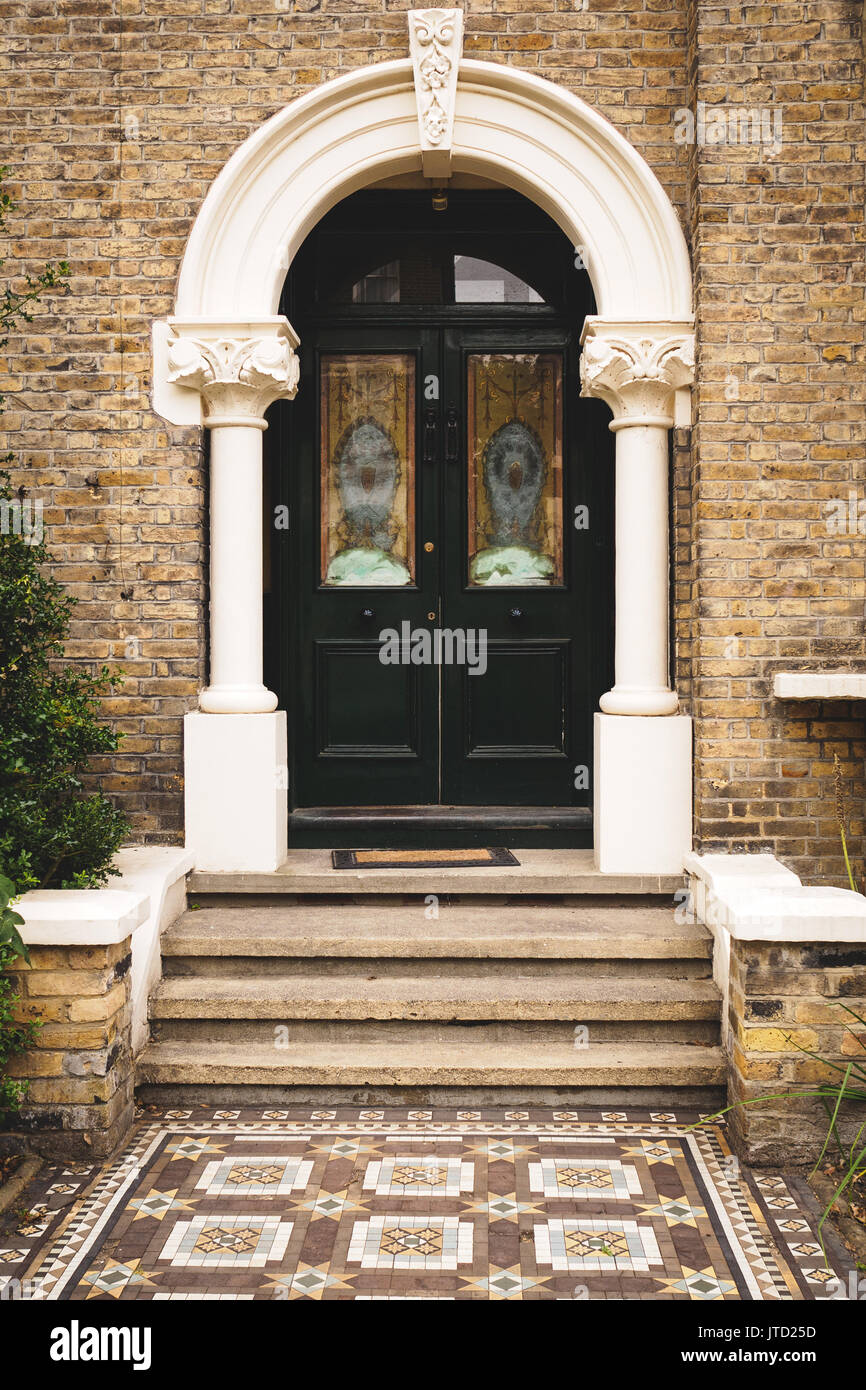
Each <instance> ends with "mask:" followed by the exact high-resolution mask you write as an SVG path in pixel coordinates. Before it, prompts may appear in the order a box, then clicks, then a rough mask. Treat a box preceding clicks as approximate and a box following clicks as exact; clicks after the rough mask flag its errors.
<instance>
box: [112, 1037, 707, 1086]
mask: <svg viewBox="0 0 866 1390" xmlns="http://www.w3.org/2000/svg"><path fill="white" fill-rule="evenodd" d="M724 1079H725V1060H724V1054H723V1052H722V1049H721V1048H720V1047H718V1046H716V1047H707V1046H699V1045H696V1046H690V1045H688V1044H677V1043H665V1044H657V1045H655V1046H651V1045H639V1046H634V1045H631V1044H619V1043H599V1044H597V1045H596V1046H593V1047H589V1048H586V1049H583V1050H576V1049H575V1048H573V1047H565V1046H563V1047H559V1048H551V1047H550V1046H549V1045H547V1044H542V1045H535V1046H532V1045H526V1044H519V1045H515V1046H510V1047H509V1046H506V1045H503V1044H495V1045H484V1044H479V1043H465V1044H460V1043H455V1042H452V1041H448V1042H442V1043H438V1044H433V1045H431V1044H430V1043H424V1044H423V1045H421V1046H413V1045H411V1044H406V1045H405V1046H403V1047H401V1048H400V1049H399V1051H395V1049H394V1047H393V1045H391V1044H389V1043H379V1042H371V1043H366V1044H364V1043H357V1044H352V1045H351V1046H349V1047H347V1046H346V1045H345V1044H339V1043H334V1044H331V1045H328V1046H317V1047H315V1048H311V1047H308V1046H304V1045H300V1044H299V1045H294V1046H290V1047H288V1048H276V1047H274V1046H273V1045H271V1046H267V1047H252V1046H250V1045H249V1044H243V1045H234V1046H233V1045H231V1044H226V1043H222V1044H216V1043H213V1042H207V1041H202V1042H198V1043H193V1042H155V1043H151V1044H150V1045H149V1046H148V1047H147V1048H146V1049H145V1051H144V1052H143V1053H142V1055H141V1057H140V1058H139V1062H138V1070H137V1080H138V1085H139V1086H140V1087H142V1088H144V1096H143V1098H147V1096H148V1094H150V1092H149V1090H148V1088H154V1087H159V1088H161V1087H166V1086H169V1087H171V1086H174V1087H182V1088H189V1089H191V1090H192V1091H194V1090H195V1088H196V1087H208V1088H232V1087H236V1086H239V1087H244V1088H246V1087H258V1088H264V1092H263V1093H264V1094H266V1095H269V1094H272V1093H273V1091H272V1090H271V1089H269V1088H277V1089H278V1091H280V1092H282V1093H283V1094H284V1095H285V1098H286V1099H288V1098H290V1097H292V1098H293V1097H294V1089H293V1088H298V1087H314V1088H329V1087H332V1088H336V1089H337V1092H338V1093H340V1092H341V1090H342V1088H346V1087H355V1088H358V1087H360V1088H374V1089H375V1088H386V1089H387V1088H392V1087H409V1088H421V1089H422V1090H429V1091H432V1092H435V1091H437V1090H445V1091H447V1089H448V1088H451V1087H464V1088H470V1089H472V1088H475V1089H479V1090H482V1091H484V1090H489V1089H491V1088H493V1089H495V1088H497V1087H511V1088H518V1090H520V1089H521V1088H530V1089H537V1088H541V1089H542V1090H543V1089H544V1088H546V1087H556V1088H561V1089H564V1090H565V1092H566V1093H568V1092H571V1091H575V1090H588V1091H590V1092H591V1093H593V1094H595V1093H601V1094H604V1093H605V1092H606V1091H607V1090H608V1088H609V1089H610V1090H611V1091H613V1092H615V1093H617V1094H618V1093H619V1091H620V1089H621V1088H639V1089H646V1090H647V1091H648V1092H652V1091H653V1090H654V1088H659V1090H660V1091H662V1092H663V1093H665V1094H667V1095H670V1093H671V1091H672V1090H673V1089H675V1088H688V1089H690V1090H691V1089H695V1088H698V1089H704V1090H706V1089H708V1088H709V1089H710V1090H713V1091H717V1090H718V1088H720V1087H721V1086H722V1085H723V1084H724ZM282 1088H290V1089H289V1090H288V1092H284V1091H283V1090H282Z"/></svg>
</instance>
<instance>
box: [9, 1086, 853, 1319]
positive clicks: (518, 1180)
mask: <svg viewBox="0 0 866 1390" xmlns="http://www.w3.org/2000/svg"><path fill="white" fill-rule="evenodd" d="M699 1118H700V1117H699V1116H697V1115H695V1114H692V1113H685V1112H683V1113H675V1112H671V1111H653V1112H646V1111H639V1110H625V1111H620V1110H617V1111H604V1112H599V1111H589V1110H586V1111H584V1110H574V1109H568V1110H565V1109H535V1108H530V1109H520V1110H516V1109H514V1110H509V1109H505V1108H504V1107H503V1108H498V1109H476V1110H458V1109H456V1108H453V1109H445V1108H442V1109H439V1108H433V1109H425V1110H419V1109H415V1108H406V1107H396V1106H395V1107H393V1108H382V1109H379V1108H377V1109H359V1108H357V1107H351V1106H334V1107H332V1108H328V1109H313V1108H311V1107H303V1106H286V1107H283V1108H281V1109H280V1110H274V1109H270V1108H268V1109H263V1108H256V1109H253V1108H249V1109H243V1110H221V1109H220V1110H214V1109H209V1108H207V1107H204V1106H199V1107H196V1108H193V1109H188V1110H187V1109H185V1110H173V1111H170V1112H165V1111H158V1110H156V1109H155V1108H154V1109H150V1110H148V1111H147V1112H146V1113H145V1114H144V1115H143V1116H142V1117H141V1119H140V1121H139V1123H138V1125H137V1127H136V1129H135V1131H134V1133H133V1136H132V1139H131V1141H130V1143H129V1145H128V1146H127V1148H126V1150H125V1151H124V1152H123V1153H122V1154H121V1156H120V1157H119V1159H117V1161H116V1162H114V1163H112V1164H111V1165H110V1166H109V1167H107V1168H104V1169H99V1168H98V1167H94V1168H92V1169H88V1168H87V1167H86V1165H78V1166H77V1168H76V1169H75V1170H72V1169H71V1165H67V1166H66V1167H65V1168H64V1167H63V1165H60V1164H58V1165H53V1166H51V1165H46V1167H45V1168H44V1169H43V1170H42V1171H41V1173H40V1174H39V1178H38V1184H41V1186H39V1185H34V1186H33V1187H32V1188H31V1189H30V1190H29V1191H28V1201H29V1202H30V1203H31V1205H30V1206H29V1209H28V1213H27V1215H26V1216H23V1215H20V1214H19V1216H18V1217H17V1218H16V1220H17V1223H18V1226H17V1229H16V1227H15V1225H14V1224H13V1225H10V1224H9V1218H8V1215H7V1219H6V1224H5V1225H4V1226H3V1227H2V1229H0V1278H3V1277H4V1276H6V1277H8V1276H12V1275H14V1276H15V1278H16V1280H20V1281H21V1283H22V1286H26V1287H28V1288H31V1289H35V1290H38V1292H35V1293H33V1294H32V1295H31V1296H34V1297H42V1298H47V1299H52V1300H71V1301H85V1300H91V1299H94V1298H98V1299H102V1300H105V1301H111V1300H126V1299H138V1300H141V1299H144V1300H147V1299H153V1300H154V1301H165V1300H176V1301H177V1300H184V1299H228V1300H234V1299H244V1300H249V1299H254V1300H263V1299H271V1300H273V1299H299V1298H300V1299H322V1300H353V1299H363V1300H364V1301H368V1300H386V1299H387V1300H419V1299H420V1300H430V1299H442V1300H443V1301H453V1300H472V1299H475V1300H477V1299H481V1300H495V1301H501V1300H504V1299H516V1300H536V1299H563V1298H568V1299H573V1298H581V1299H589V1300H592V1299H664V1300H668V1301H678V1300H679V1301H683V1302H694V1301H710V1302H716V1301H726V1300H741V1299H747V1300H749V1299H757V1300H767V1301H775V1302H784V1301H791V1300H808V1299H820V1298H826V1297H828V1295H830V1294H832V1293H833V1292H834V1291H835V1290H836V1289H837V1288H838V1285H837V1283H836V1280H837V1279H840V1280H841V1281H842V1282H843V1285H845V1286H847V1282H848V1276H849V1273H850V1271H851V1268H852V1265H851V1262H850V1261H849V1260H847V1258H846V1257H845V1256H844V1254H842V1253H841V1251H839V1249H838V1248H837V1247H836V1246H835V1245H834V1244H833V1243H832V1241H829V1240H828V1253H829V1254H830V1255H831V1258H832V1259H833V1260H834V1265H833V1268H831V1269H828V1268H826V1266H825V1265H824V1259H823V1255H822V1254H821V1247H820V1242H819V1240H818V1236H817V1221H818V1215H819V1213H818V1211H817V1208H816V1206H815V1204H814V1202H813V1201H812V1200H811V1198H810V1196H809V1195H808V1191H807V1190H806V1189H804V1185H803V1184H802V1183H801V1182H799V1180H797V1179H796V1178H789V1177H787V1176H786V1175H782V1174H773V1173H761V1174H753V1173H750V1172H748V1171H747V1170H746V1169H744V1168H741V1167H739V1166H738V1165H737V1163H736V1160H735V1159H734V1158H733V1157H732V1155H731V1153H730V1150H729V1148H728V1146H727V1143H726V1140H725V1129H724V1125H721V1124H718V1123H714V1124H713V1125H711V1126H707V1127H706V1128H701V1129H699V1130H691V1129H690V1126H691V1125H693V1124H694V1123H695V1121H696V1120H697V1119H699ZM70 1178H72V1179H73V1181H72V1182H68V1181H67V1179H70ZM50 1189H53V1190H50ZM66 1189H73V1190H72V1191H69V1190H66ZM38 1232H41V1233H42V1234H41V1235H40V1234H37V1233H38ZM834 1251H835V1253H834Z"/></svg>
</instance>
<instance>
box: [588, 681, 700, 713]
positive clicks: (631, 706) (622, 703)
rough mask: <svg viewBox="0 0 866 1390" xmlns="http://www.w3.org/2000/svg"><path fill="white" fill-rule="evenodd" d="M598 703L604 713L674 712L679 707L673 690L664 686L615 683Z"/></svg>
mask: <svg viewBox="0 0 866 1390" xmlns="http://www.w3.org/2000/svg"><path fill="white" fill-rule="evenodd" d="M598 703H599V705H600V707H601V710H602V712H603V713H604V714H628V715H630V716H632V717H634V716H635V715H642V714H646V715H653V716H655V715H659V714H676V712H677V710H678V709H679V707H680V702H679V697H678V695H677V692H676V691H675V690H668V689H667V688H666V687H664V686H642V685H615V686H614V687H613V690H608V692H607V694H606V695H602V697H601V699H600V700H599V702H598Z"/></svg>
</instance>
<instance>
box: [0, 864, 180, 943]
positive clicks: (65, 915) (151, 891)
mask: <svg viewBox="0 0 866 1390" xmlns="http://www.w3.org/2000/svg"><path fill="white" fill-rule="evenodd" d="M114 864H115V867H116V868H118V869H119V870H120V876H119V877H117V878H113V879H111V880H110V885H111V886H109V887H106V888H33V889H31V890H30V892H29V893H25V894H24V895H23V896H22V897H21V898H20V899H19V900H18V902H16V903H13V904H12V906H13V908H14V910H15V911H16V912H20V913H21V916H22V917H23V918H24V926H23V927H22V928H21V935H22V937H23V938H24V940H25V942H26V943H27V945H28V946H111V945H114V944H116V943H117V942H118V941H125V940H126V938H127V937H128V936H131V935H132V933H133V932H134V931H136V930H137V929H138V928H139V927H140V926H142V924H143V923H144V922H146V921H147V920H148V917H149V915H150V910H151V898H152V897H153V899H154V902H157V901H159V899H160V897H161V896H162V891H163V885H164V887H165V888H166V889H167V888H168V887H170V885H171V884H172V883H176V882H177V880H178V879H179V878H182V877H183V876H184V875H185V874H188V873H189V871H190V869H191V868H192V867H193V855H192V853H191V852H190V851H189V850H187V849H183V848H180V847H177V846H173V845H132V846H130V847H128V848H126V849H121V850H118V852H117V854H116V855H115V858H114Z"/></svg>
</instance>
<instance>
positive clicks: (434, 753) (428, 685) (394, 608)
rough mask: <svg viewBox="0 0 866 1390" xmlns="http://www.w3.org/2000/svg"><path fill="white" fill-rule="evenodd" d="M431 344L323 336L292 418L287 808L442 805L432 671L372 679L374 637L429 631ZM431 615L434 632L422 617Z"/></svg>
mask: <svg viewBox="0 0 866 1390" xmlns="http://www.w3.org/2000/svg"><path fill="white" fill-rule="evenodd" d="M439 348H440V344H439V336H438V334H436V333H435V332H425V331H424V330H421V331H418V330H417V329H415V330H411V329H410V330H407V329H405V328H404V329H402V330H401V329H399V328H397V329H394V330H391V329H387V328H386V329H375V328H373V329H371V328H366V329H364V330H363V331H360V332H355V333H347V332H345V331H337V330H330V329H322V330H320V331H319V333H318V334H317V335H314V340H313V342H312V344H310V343H309V339H308V346H307V350H306V352H305V351H304V348H303V347H302V349H301V371H302V378H301V383H300V387H299V391H298V399H297V402H296V403H295V404H294V405H293V407H292V411H293V418H292V430H291V440H292V443H291V452H292V469H293V480H294V484H295V499H296V502H295V507H294V514H295V515H296V516H297V517H298V524H297V526H295V527H294V529H293V532H292V538H291V542H292V560H293V564H292V570H291V573H292V576H293V586H294V588H293V593H291V594H286V597H287V598H289V599H291V600H293V602H291V603H290V605H289V607H290V612H287V614H286V617H287V620H288V621H291V622H292V624H293V627H294V642H293V650H294V652H295V662H294V663H293V665H292V667H291V668H290V670H289V673H288V680H289V691H288V696H287V703H288V705H289V708H290V709H291V710H292V711H293V737H292V744H293V748H292V771H291V779H292V787H293V804H294V805H295V806H317V805H328V806H364V805H368V806H388V805H403V804H419V805H424V804H432V803H435V802H436V801H437V799H438V796H439V689H438V672H437V670H436V669H435V668H434V667H430V666H416V665H412V664H401V663H398V664H383V662H382V661H381V660H380V656H381V651H382V649H381V643H380V633H381V632H383V631H387V630H392V631H394V632H397V633H399V632H400V629H401V623H403V622H408V623H409V624H410V627H411V628H412V629H417V628H422V629H429V628H431V627H432V626H433V625H434V620H435V614H436V610H437V605H438V590H439V580H438V569H437V563H438V554H436V553H435V551H434V552H432V553H431V552H428V551H425V550H424V548H423V544H422V541H423V539H425V538H426V537H427V535H428V534H430V535H435V534H436V533H437V530H438V497H437V491H436V483H437V477H438V474H437V467H436V464H437V460H436V459H435V458H434V459H433V460H432V462H431V465H430V467H429V468H428V467H426V466H425V467H419V466H418V464H417V459H418V456H419V452H420V451H419V448H418V444H419V439H418V435H419V422H418V414H419V411H418V404H419V401H418V397H419V394H420V391H419V386H418V383H419V382H420V381H423V379H424V377H425V376H426V375H429V374H430V373H433V372H437V371H438V369H439ZM431 613H432V614H433V619H431V617H430V616H429V615H430V614H431Z"/></svg>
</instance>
